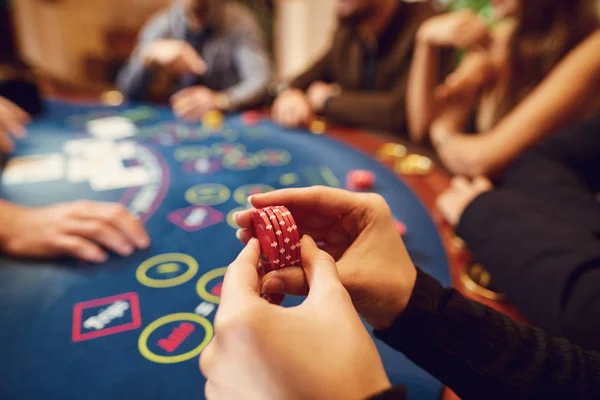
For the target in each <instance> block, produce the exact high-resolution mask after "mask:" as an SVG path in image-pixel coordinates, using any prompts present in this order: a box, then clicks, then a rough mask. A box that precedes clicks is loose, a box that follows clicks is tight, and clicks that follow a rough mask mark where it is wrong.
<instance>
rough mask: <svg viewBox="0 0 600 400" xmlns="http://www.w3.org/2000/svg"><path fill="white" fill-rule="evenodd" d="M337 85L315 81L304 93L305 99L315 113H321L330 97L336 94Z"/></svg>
mask: <svg viewBox="0 0 600 400" xmlns="http://www.w3.org/2000/svg"><path fill="white" fill-rule="evenodd" d="M338 91H339V90H338V87H337V85H333V84H329V83H325V82H321V81H317V82H314V83H312V84H311V85H310V86H309V87H308V90H307V91H306V97H307V98H308V102H309V103H310V106H311V107H312V109H313V110H314V111H315V112H321V111H322V110H323V108H324V107H325V103H326V102H327V100H328V99H329V98H330V97H333V96H335V95H336V94H337V92H338Z"/></svg>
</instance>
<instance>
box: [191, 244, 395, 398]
mask: <svg viewBox="0 0 600 400" xmlns="http://www.w3.org/2000/svg"><path fill="white" fill-rule="evenodd" d="M301 248H302V264H303V268H304V271H305V273H306V276H307V280H308V286H309V287H310V292H309V293H308V297H307V299H306V300H305V301H304V302H303V303H302V304H301V305H299V306H297V307H293V308H281V307H279V306H276V305H273V304H270V303H269V302H267V301H266V300H265V299H263V298H261V296H260V277H259V275H258V273H257V268H258V262H259V253H260V247H259V244H258V241H257V240H256V239H253V240H251V241H250V242H249V243H248V245H247V246H246V248H245V249H244V250H243V251H242V252H241V253H240V255H239V256H238V258H237V259H236V260H235V261H234V262H233V263H232V264H231V265H230V266H229V268H228V269H227V273H226V275H225V280H224V283H223V290H222V293H221V302H220V305H219V310H218V312H217V315H216V317H215V337H214V338H213V340H212V342H211V343H210V344H209V345H208V347H207V348H206V349H205V350H204V351H203V353H202V356H201V357H200V369H201V370H202V373H203V374H204V376H205V377H206V380H207V383H206V388H205V395H206V398H208V399H210V400H219V399H242V398H243V399H317V398H322V399H348V398H357V399H358V398H367V397H369V396H371V395H374V394H376V393H379V392H381V391H384V390H386V389H387V388H389V386H390V382H389V380H388V378H387V376H386V374H385V371H384V369H383V364H382V362H381V358H380V357H379V354H378V353H377V349H376V347H375V344H374V343H373V341H372V340H371V338H370V336H369V334H368V332H367V330H366V329H365V327H364V325H363V324H362V322H361V321H360V318H359V317H358V315H357V314H356V311H355V310H354V308H353V306H352V302H351V301H350V297H349V296H348V293H347V292H346V290H345V289H344V287H343V286H342V285H341V283H340V280H339V276H338V272H337V270H336V266H335V263H334V261H333V259H332V258H331V257H330V256H329V255H327V254H326V253H324V252H323V251H321V250H319V249H318V247H317V246H316V244H315V243H314V241H313V240H312V239H311V238H310V237H304V238H303V239H302V241H301Z"/></svg>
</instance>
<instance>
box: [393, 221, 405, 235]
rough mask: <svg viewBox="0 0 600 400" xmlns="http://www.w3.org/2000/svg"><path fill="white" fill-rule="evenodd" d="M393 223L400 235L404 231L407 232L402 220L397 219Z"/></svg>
mask: <svg viewBox="0 0 600 400" xmlns="http://www.w3.org/2000/svg"><path fill="white" fill-rule="evenodd" d="M395 223H396V230H397V231H398V233H399V234H400V236H404V235H406V232H407V229H406V225H404V223H403V222H400V221H398V220H396V221H395Z"/></svg>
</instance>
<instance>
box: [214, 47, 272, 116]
mask: <svg viewBox="0 0 600 400" xmlns="http://www.w3.org/2000/svg"><path fill="white" fill-rule="evenodd" d="M235 54H236V55H235V57H236V62H237V65H238V70H239V71H240V76H241V81H240V83H239V84H237V85H235V86H233V87H231V88H229V89H227V90H226V91H225V93H226V94H227V95H228V96H229V99H230V108H231V109H239V108H244V107H249V106H252V105H256V104H258V103H259V102H260V100H262V98H263V96H265V94H266V92H267V87H268V85H269V81H270V79H271V63H270V61H269V57H268V55H267V54H266V52H265V51H264V49H263V48H262V47H261V45H260V44H259V43H258V42H257V43H247V44H242V45H240V46H238V48H237V49H236V52H235Z"/></svg>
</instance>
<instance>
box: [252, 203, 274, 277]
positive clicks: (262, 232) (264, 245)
mask: <svg viewBox="0 0 600 400" xmlns="http://www.w3.org/2000/svg"><path fill="white" fill-rule="evenodd" d="M252 223H253V225H254V233H255V234H256V238H257V239H258V241H259V243H260V249H261V257H262V261H263V264H264V266H265V268H266V269H267V270H271V269H273V268H275V266H276V265H277V263H276V262H275V261H277V260H278V257H279V244H278V243H277V239H276V238H275V233H274V232H273V225H272V224H271V221H270V220H269V217H268V215H267V213H266V212H265V211H264V210H262V209H260V210H256V211H254V213H253V214H252ZM277 268H278V267H277ZM267 272H268V271H267Z"/></svg>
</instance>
